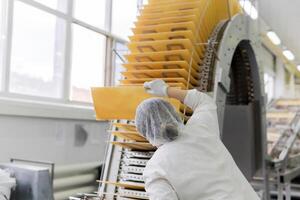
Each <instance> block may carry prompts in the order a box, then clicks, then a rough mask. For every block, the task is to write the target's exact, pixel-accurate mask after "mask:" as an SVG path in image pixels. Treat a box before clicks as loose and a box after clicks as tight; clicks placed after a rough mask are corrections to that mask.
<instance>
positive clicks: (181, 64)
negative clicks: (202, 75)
mask: <svg viewBox="0 0 300 200" xmlns="http://www.w3.org/2000/svg"><path fill="white" fill-rule="evenodd" d="M123 67H125V68H126V69H127V70H151V69H153V70H157V69H185V70H187V71H189V70H191V73H192V74H193V75H194V76H195V77H198V76H197V75H196V74H199V72H198V71H196V70H195V69H194V68H191V69H190V68H189V63H188V62H187V61H162V62H135V63H133V62H132V63H126V64H123ZM198 70H199V71H200V70H201V67H199V68H198Z"/></svg>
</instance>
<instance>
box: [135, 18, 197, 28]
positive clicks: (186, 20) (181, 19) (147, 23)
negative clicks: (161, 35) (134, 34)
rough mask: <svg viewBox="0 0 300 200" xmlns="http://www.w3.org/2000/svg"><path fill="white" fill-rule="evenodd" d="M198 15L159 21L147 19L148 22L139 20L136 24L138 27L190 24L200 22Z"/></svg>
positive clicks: (160, 19) (159, 19)
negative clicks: (190, 22)
mask: <svg viewBox="0 0 300 200" xmlns="http://www.w3.org/2000/svg"><path fill="white" fill-rule="evenodd" d="M198 20H199V16H198V15H185V16H176V17H164V18H163V17H161V18H158V19H146V20H139V21H137V22H135V23H134V24H135V25H136V26H153V25H158V24H172V23H182V22H189V21H194V22H196V21H198Z"/></svg>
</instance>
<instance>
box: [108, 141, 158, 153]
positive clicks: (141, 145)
mask: <svg viewBox="0 0 300 200" xmlns="http://www.w3.org/2000/svg"><path fill="white" fill-rule="evenodd" d="M111 144H113V145H118V146H121V147H123V148H125V149H132V150H142V151H152V150H156V147H154V146H152V145H151V144H150V143H146V142H111Z"/></svg>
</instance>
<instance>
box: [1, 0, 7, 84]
mask: <svg viewBox="0 0 300 200" xmlns="http://www.w3.org/2000/svg"><path fill="white" fill-rule="evenodd" d="M5 19H6V1H0V88H2V76H3V64H4V59H3V57H4V43H5V41H6V34H5Z"/></svg>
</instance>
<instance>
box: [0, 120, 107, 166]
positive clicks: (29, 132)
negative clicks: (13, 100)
mask: <svg viewBox="0 0 300 200" xmlns="http://www.w3.org/2000/svg"><path fill="white" fill-rule="evenodd" d="M78 125H82V127H83V129H82V128H79V127H78ZM76 126H77V128H76ZM107 129H108V123H107V122H94V121H79V120H61V119H45V118H30V117H15V116H3V115H2V116H1V115H0V162H7V161H9V159H10V158H22V159H31V160H44V161H53V162H55V163H57V164H72V163H80V162H91V161H102V159H103V157H104V151H105V144H106V142H107V138H106V137H107V133H106V130H107ZM76 130H77V131H76ZM76 132H77V133H76Z"/></svg>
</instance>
